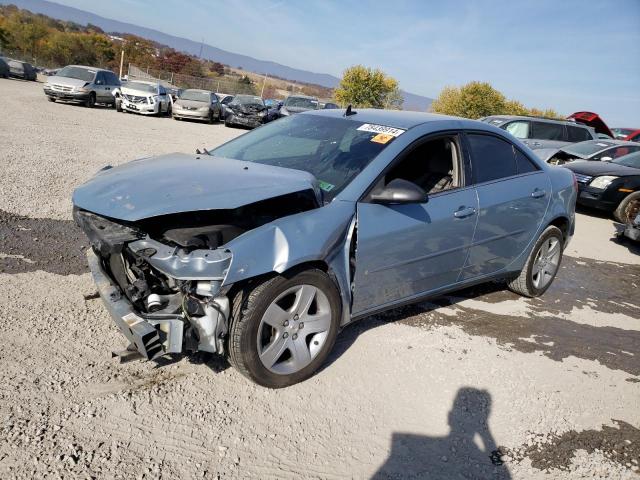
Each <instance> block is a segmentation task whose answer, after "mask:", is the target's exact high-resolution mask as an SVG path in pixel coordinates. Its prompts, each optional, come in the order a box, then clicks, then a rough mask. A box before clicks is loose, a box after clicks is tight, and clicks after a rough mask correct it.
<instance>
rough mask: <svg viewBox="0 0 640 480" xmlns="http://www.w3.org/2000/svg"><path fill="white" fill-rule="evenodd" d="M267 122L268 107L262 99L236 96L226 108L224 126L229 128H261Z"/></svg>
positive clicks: (252, 96) (250, 96)
mask: <svg viewBox="0 0 640 480" xmlns="http://www.w3.org/2000/svg"><path fill="white" fill-rule="evenodd" d="M266 120H267V107H266V105H265V104H264V101H263V100H262V98H260V97H257V96H255V95H236V96H235V97H233V100H232V101H231V102H230V103H229V104H228V105H227V106H226V108H225V116H224V124H225V126H227V127H232V126H243V127H249V128H255V127H259V126H260V125H262V124H263V123H265V122H266Z"/></svg>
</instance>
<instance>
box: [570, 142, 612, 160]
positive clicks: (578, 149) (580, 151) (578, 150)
mask: <svg viewBox="0 0 640 480" xmlns="http://www.w3.org/2000/svg"><path fill="white" fill-rule="evenodd" d="M615 146H616V144H615V143H611V142H607V141H606V140H604V141H602V140H600V141H596V142H580V143H574V144H572V145H571V146H570V147H565V148H563V149H562V150H564V151H565V152H568V153H575V154H576V155H583V156H585V157H590V156H591V155H593V154H594V153H597V152H602V151H603V150H607V149H608V148H611V147H615Z"/></svg>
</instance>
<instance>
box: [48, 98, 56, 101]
mask: <svg viewBox="0 0 640 480" xmlns="http://www.w3.org/2000/svg"><path fill="white" fill-rule="evenodd" d="M47 100H49V101H50V102H55V101H56V99H55V98H53V97H47Z"/></svg>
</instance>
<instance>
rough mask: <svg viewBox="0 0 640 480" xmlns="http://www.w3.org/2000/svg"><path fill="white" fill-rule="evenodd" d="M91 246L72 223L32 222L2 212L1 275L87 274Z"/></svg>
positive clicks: (53, 221) (0, 215)
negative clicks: (87, 250) (86, 254)
mask: <svg viewBox="0 0 640 480" xmlns="http://www.w3.org/2000/svg"><path fill="white" fill-rule="evenodd" d="M88 244H89V242H88V241H87V240H86V237H85V236H84V234H83V233H82V231H81V230H80V229H79V228H78V227H77V226H76V225H75V223H74V222H73V221H72V220H52V219H49V218H29V217H25V216H22V215H15V214H13V213H9V212H6V211H4V210H0V273H10V274H13V273H25V272H34V271H36V270H44V271H45V272H50V273H55V274H58V275H81V274H83V273H85V272H88V271H89V269H88V267H87V261H86V258H85V254H84V250H85V248H86V247H87V246H88Z"/></svg>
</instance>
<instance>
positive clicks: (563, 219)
mask: <svg viewBox="0 0 640 480" xmlns="http://www.w3.org/2000/svg"><path fill="white" fill-rule="evenodd" d="M551 225H553V226H554V227H558V228H559V229H560V231H561V232H562V240H563V243H566V241H567V238H569V236H571V234H572V233H571V220H570V219H569V217H567V216H566V215H559V216H557V217H555V218H553V219H552V220H551V221H550V222H549V223H548V224H547V227H548V226H551ZM545 228H546V227H545Z"/></svg>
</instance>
